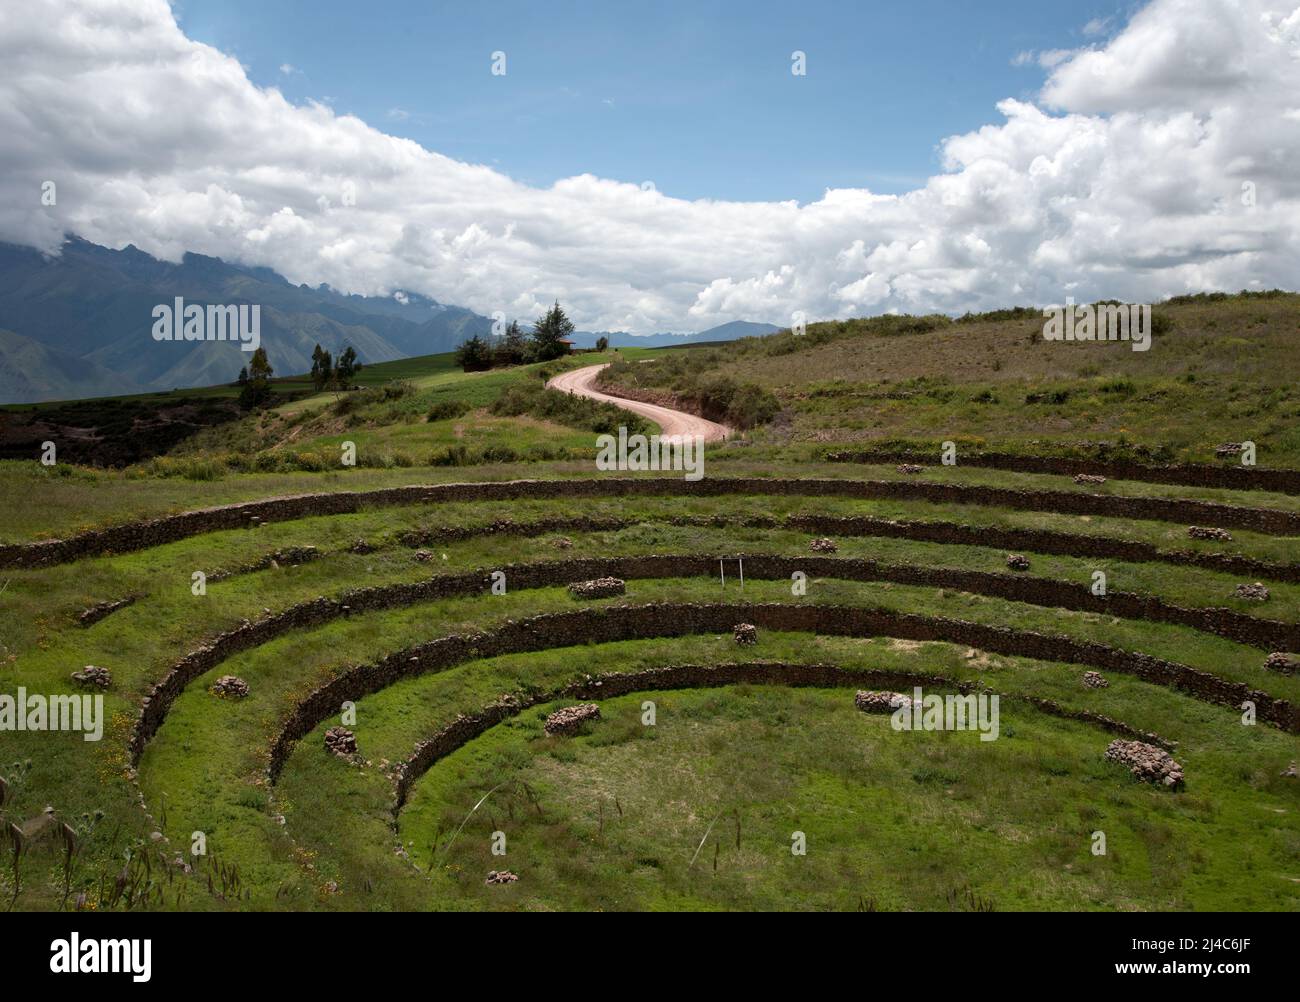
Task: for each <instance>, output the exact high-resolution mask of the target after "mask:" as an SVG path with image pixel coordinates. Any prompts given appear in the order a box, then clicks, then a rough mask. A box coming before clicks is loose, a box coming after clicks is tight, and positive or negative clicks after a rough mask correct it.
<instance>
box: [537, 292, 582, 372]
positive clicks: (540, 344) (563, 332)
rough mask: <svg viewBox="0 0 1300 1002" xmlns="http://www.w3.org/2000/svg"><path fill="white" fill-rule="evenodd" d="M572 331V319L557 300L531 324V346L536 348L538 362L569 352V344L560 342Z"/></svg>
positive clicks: (547, 360)
mask: <svg viewBox="0 0 1300 1002" xmlns="http://www.w3.org/2000/svg"><path fill="white" fill-rule="evenodd" d="M572 333H573V321H572V320H570V319H569V318H568V317H567V316H566V315H565V313H564V310H563V309H561V308H560V304H559V303H558V302H557V303H556V304H555V305H554V306H552V307H551V308H550V309H549V310H547V311H546V315H545V316H544V317H542V318H541V319H540V320H538V321H537V323H535V324H533V346H534V347H535V348H536V350H537V360H538V361H539V362H549V361H550V360H551V359H553V358H559V357H560V356H561V355H567V354H568V353H569V346H568V345H567V344H561V343H560V342H561V341H563V340H565V339H566V338H568V337H569V335H570V334H572Z"/></svg>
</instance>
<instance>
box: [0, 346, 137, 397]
mask: <svg viewBox="0 0 1300 1002" xmlns="http://www.w3.org/2000/svg"><path fill="white" fill-rule="evenodd" d="M143 389H144V387H142V386H136V385H134V384H131V383H128V382H124V381H123V379H122V377H121V376H119V375H118V374H117V373H115V372H112V371H111V370H109V369H106V368H104V367H103V366H101V365H96V364H95V363H94V362H88V361H86V360H85V359H84V358H79V357H78V356H76V355H73V354H71V353H69V352H66V351H59V350H58V349H56V348H47V347H45V345H43V344H41V343H40V342H39V341H35V340H33V339H32V338H29V337H23V336H22V335H21V334H15V333H14V332H13V331H6V330H0V401H4V402H6V403H27V402H30V401H34V400H68V399H70V398H73V397H83V396H111V395H116V394H120V393H135V392H139V391H141V390H143Z"/></svg>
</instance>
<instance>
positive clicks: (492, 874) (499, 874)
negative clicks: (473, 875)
mask: <svg viewBox="0 0 1300 1002" xmlns="http://www.w3.org/2000/svg"><path fill="white" fill-rule="evenodd" d="M518 879H519V874H517V873H512V872H511V871H509V870H489V871H488V875H487V880H485V881H483V883H485V884H489V885H490V884H513V883H514V882H515V881H516V880H518Z"/></svg>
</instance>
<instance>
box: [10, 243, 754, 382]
mask: <svg viewBox="0 0 1300 1002" xmlns="http://www.w3.org/2000/svg"><path fill="white" fill-rule="evenodd" d="M177 296H180V297H182V298H183V299H184V300H185V302H186V303H187V304H197V305H201V306H207V305H235V304H244V303H246V304H250V305H252V304H258V305H260V307H261V343H262V345H263V346H264V347H265V348H266V350H267V356H268V358H269V359H270V362H271V365H272V367H273V368H274V370H275V371H276V373H278V374H280V375H291V374H295V373H302V372H307V371H308V370H310V369H311V355H312V350H313V349H314V348H315V346H316V345H317V344H320V345H321V346H323V347H324V348H326V349H328V350H329V351H330V352H331V353H333V355H334V356H335V357H336V358H337V357H338V355H339V353H340V352H341V351H342V350H343V349H344V348H345V347H347V346H348V345H351V346H352V347H353V348H355V349H356V352H357V355H358V357H359V358H360V360H361V361H362V362H363V363H366V362H370V363H374V362H387V361H392V360H394V359H399V358H408V357H410V356H412V355H430V354H436V353H439V352H446V351H451V350H453V349H454V348H455V347H456V345H457V344H459V343H460V342H461V341H464V340H465V339H466V338H468V337H470V336H472V335H474V334H478V335H482V336H487V335H488V334H490V332H491V329H492V320H491V319H490V318H488V317H484V316H482V315H480V314H478V313H475V312H473V311H472V310H468V309H464V308H462V307H458V306H448V305H445V304H443V303H439V302H437V301H436V300H433V299H430V298H428V297H426V296H422V295H420V294H418V293H414V292H397V293H394V295H392V296H357V295H346V294H343V293H340V292H337V291H335V290H333V289H331V288H329V287H328V286H324V285H322V286H319V287H316V288H312V287H311V286H308V285H293V284H291V283H290V282H288V281H287V280H286V279H285V278H283V277H282V276H280V275H279V274H277V273H276V272H274V271H272V270H270V269H268V268H258V267H246V266H243V265H238V264H231V263H229V262H226V261H223V260H221V259H220V258H215V257H207V256H204V255H202V254H186V255H185V256H184V257H183V258H182V260H181V261H180V262H179V263H172V262H168V261H161V260H158V259H157V258H154V257H152V256H150V255H149V254H146V253H145V252H144V251H141V250H139V249H138V248H136V247H135V246H132V245H128V246H126V247H124V248H122V249H121V250H113V249H111V248H108V247H101V246H99V245H97V244H94V243H91V242H89V241H87V240H83V239H81V238H78V237H71V238H69V239H68V240H67V242H66V243H65V244H64V245H63V248H62V253H61V254H60V255H59V256H57V257H48V256H46V255H44V254H42V253H41V252H40V251H37V250H35V249H33V248H30V247H21V246H17V245H14V244H5V243H0V403H33V402H38V401H42V400H70V399H74V398H80V397H93V396H110V395H114V396H115V395H121V394H129V393H142V392H148V391H156V390H170V389H175V388H189V387H194V386H209V385H213V384H217V383H228V382H233V381H234V379H235V378H236V376H237V375H238V374H239V370H240V369H241V368H242V367H243V366H245V365H247V364H248V359H249V354H248V353H247V352H244V351H242V350H241V348H240V345H239V344H238V343H237V342H233V341H171V342H168V341H155V340H154V339H153V337H152V335H151V333H150V332H151V329H152V325H153V314H152V311H153V308H154V307H155V306H156V305H159V304H170V303H172V301H173V300H174V299H175V297H177ZM776 329H777V328H776V327H774V326H772V325H771V324H751V323H748V322H746V321H736V322H733V323H729V324H723V325H722V326H720V327H715V328H712V329H711V330H708V331H701V332H699V333H697V334H654V335H647V336H636V335H632V334H626V333H623V332H614V333H607V334H605V336H607V337H609V339H610V343H611V344H613V345H641V346H644V347H660V346H663V345H669V344H688V343H697V342H699V341H711V340H712V341H719V340H731V339H733V338H737V337H745V336H748V335H751V334H765V333H770V332H772V331H774V330H776ZM600 336H601V333H599V332H580V333H578V334H575V336H574V338H573V340H574V342H575V345H576V346H577V347H591V346H592V345H594V344H595V342H596V339H597V338H598V337H600Z"/></svg>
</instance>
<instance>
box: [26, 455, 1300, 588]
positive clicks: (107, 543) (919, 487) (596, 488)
mask: <svg viewBox="0 0 1300 1002" xmlns="http://www.w3.org/2000/svg"><path fill="white" fill-rule="evenodd" d="M1297 476H1298V477H1300V474H1297ZM731 495H754V496H758V497H773V496H792V497H804V496H806V497H842V498H862V499H891V500H916V501H933V502H937V503H940V504H977V505H991V506H994V507H1002V508H1014V509H1018V510H1027V511H1049V512H1056V513H1060V514H1067V515H1104V516H1108V517H1113V518H1132V519H1151V520H1157V521H1163V522H1181V523H1184V524H1190V523H1196V522H1210V523H1212V524H1218V525H1227V526H1232V527H1235V528H1240V529H1249V530H1251V531H1253V532H1263V533H1271V534H1274V535H1288V536H1294V535H1300V512H1288V511H1281V510H1276V509H1270V508H1248V507H1242V506H1237V505H1226V504H1219V503H1217V502H1211V501H1192V500H1183V499H1178V498H1149V497H1124V496H1113V495H1103V494H1087V493H1083V492H1080V491H1058V490H1020V489H1016V488H1006V487H986V486H980V485H973V484H957V483H935V482H930V481H913V480H897V481H895V480H831V479H811V478H764V477H708V478H705V479H703V480H698V481H689V480H681V479H673V478H669V477H644V478H621V477H595V478H587V479H574V480H512V481H501V482H484V483H462V484H435V485H412V486H408V487H389V488H383V489H379V490H372V491H337V492H331V493H325V494H298V495H292V496H288V497H279V498H271V499H268V500H263V501H249V502H243V503H239V504H231V505H222V506H219V507H215V508H204V509H200V510H197V511H189V512H183V513H181V514H177V515H164V516H161V517H159V518H154V519H149V520H147V521H142V522H129V523H126V524H124V525H117V526H111V527H109V528H106V529H95V530H91V531H89V532H85V533H82V534H80V535H77V536H73V537H71V538H68V539H51V540H43V541H41V542H35V543H11V544H5V545H3V546H0V568H16V567H42V566H49V565H51V564H59V563H66V562H68V561H71V560H77V559H80V558H82V557H87V556H95V555H101V554H106V553H127V552H132V551H135V550H142V549H147V548H148V547H151V546H157V545H159V544H161V543H170V542H174V541H176V540H178V539H185V538H187V537H189V536H194V535H198V534H200V533H205V532H216V531H218V530H222V529H239V528H247V527H248V526H250V525H252V524H264V523H266V522H279V521H285V520H289V519H297V518H306V517H314V516H323V515H343V514H354V513H356V512H358V511H360V510H362V509H363V508H378V507H392V506H397V505H418V504H437V503H447V502H472V501H509V500H531V499H562V500H576V499H578V498H591V497H664V496H670V497H679V496H680V497H725V496H731ZM254 520H256V521H255V522H254ZM358 543H359V544H361V552H364V551H365V550H366V548H367V547H369V546H370V544H369V543H367V542H366V541H365V540H358ZM353 549H354V552H356V551H357V548H356V547H355V546H354V548H353Z"/></svg>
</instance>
